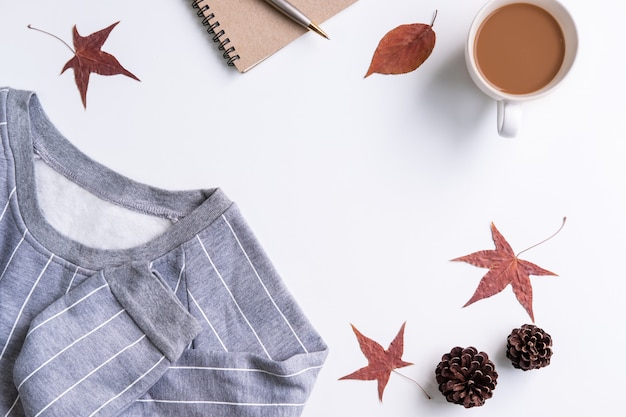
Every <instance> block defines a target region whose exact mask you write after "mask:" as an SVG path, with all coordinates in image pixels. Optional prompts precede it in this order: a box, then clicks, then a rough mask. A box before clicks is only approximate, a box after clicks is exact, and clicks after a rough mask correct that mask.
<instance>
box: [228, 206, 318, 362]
mask: <svg viewBox="0 0 626 417" xmlns="http://www.w3.org/2000/svg"><path fill="white" fill-rule="evenodd" d="M222 219H223V220H224V222H226V224H227V225H228V228H229V229H230V232H231V233H232V235H233V237H234V238H235V240H236V241H237V244H238V245H239V248H240V249H241V252H242V253H243V254H244V256H245V257H246V259H247V260H248V263H249V264H250V267H251V268H252V270H253V271H254V275H256V277H257V279H258V280H259V283H260V284H261V286H262V287H263V289H264V290H265V293H266V294H267V296H268V297H269V299H270V301H271V302H272V304H273V305H274V308H276V311H278V314H280V316H281V317H282V318H283V320H284V321H285V323H286V324H287V326H288V327H289V330H291V333H293V336H294V337H295V338H296V340H297V341H298V343H299V344H300V346H301V347H302V349H303V350H304V352H305V353H309V351H308V350H307V348H306V347H305V346H304V343H302V341H301V340H300V338H299V337H298V335H297V334H296V331H295V330H294V328H293V326H291V323H290V322H289V320H288V319H287V317H286V316H285V314H283V312H282V310H281V309H280V308H279V307H278V305H277V304H276V301H274V297H272V295H271V294H270V292H269V290H268V289H267V287H266V286H265V284H264V283H263V280H262V279H261V276H260V275H259V272H258V271H257V270H256V268H255V267H254V264H252V260H250V257H249V256H248V253H247V252H246V250H245V249H244V248H243V245H242V244H241V242H240V241H239V237H238V236H237V233H235V230H234V229H233V227H232V226H231V224H230V223H229V221H228V220H227V219H226V216H224V215H223V214H222Z"/></svg>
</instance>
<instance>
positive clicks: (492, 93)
mask: <svg viewBox="0 0 626 417" xmlns="http://www.w3.org/2000/svg"><path fill="white" fill-rule="evenodd" d="M514 3H528V4H531V5H535V6H538V7H540V8H542V9H544V10H545V11H547V12H548V13H550V14H551V15H552V17H554V19H555V20H556V21H557V22H558V23H559V25H560V27H561V31H562V32H563V37H564V41H565V53H564V57H563V61H562V64H561V67H560V69H559V70H558V72H557V74H556V75H555V76H554V78H553V79H552V81H550V82H549V83H548V84H547V85H545V86H544V87H542V88H540V89H538V90H536V91H533V92H530V93H526V94H510V93H507V92H504V91H502V90H501V89H499V88H497V87H496V86H495V85H493V84H492V83H490V82H489V81H488V80H487V79H486V78H485V77H484V76H483V74H482V73H481V71H480V69H479V66H478V63H477V62H476V55H475V52H474V51H475V42H476V37H477V34H478V32H479V29H480V27H481V25H482V23H483V22H484V21H485V19H487V18H488V17H489V16H490V15H491V14H492V13H493V12H495V11H496V10H497V9H500V8H501V7H503V6H506V5H509V4H514ZM528 30H532V28H530V27H529V28H528ZM577 49H578V34H577V31H576V25H575V24H574V20H573V19H572V17H571V15H570V14H569V12H568V11H567V10H566V9H565V7H564V6H563V5H562V4H561V3H559V2H558V1H556V0H491V1H489V2H487V3H486V4H485V5H484V6H483V7H482V8H481V9H480V11H479V12H478V14H477V15H476V16H475V18H474V20H473V22H472V25H471V27H470V30H469V34H468V37H467V44H466V47H465V62H466V65H467V70H468V71H469V74H470V76H471V78H472V80H473V81H474V83H475V84H476V85H477V86H478V87H479V88H480V89H481V90H482V91H483V92H484V93H485V94H487V95H488V96H489V97H491V98H493V99H495V100H496V101H497V116H498V117H497V127H498V133H499V134H500V136H503V137H515V136H516V135H517V133H518V131H519V129H520V126H521V120H522V103H523V102H525V101H529V100H535V99H538V98H540V97H543V96H545V95H546V94H548V93H550V92H552V91H553V90H554V88H555V87H556V86H557V85H559V84H560V82H561V81H562V80H563V79H564V78H565V76H566V75H567V73H568V72H569V70H570V69H571V67H572V65H573V63H574V60H575V58H576V52H577Z"/></svg>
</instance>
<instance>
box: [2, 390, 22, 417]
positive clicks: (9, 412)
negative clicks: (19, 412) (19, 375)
mask: <svg viewBox="0 0 626 417" xmlns="http://www.w3.org/2000/svg"><path fill="white" fill-rule="evenodd" d="M19 400H20V395H19V394H17V398H16V399H15V401H13V404H12V405H11V408H9V411H7V413H6V414H5V415H4V417H8V416H9V414H11V411H13V409H14V408H15V406H16V405H17V402H18V401H19Z"/></svg>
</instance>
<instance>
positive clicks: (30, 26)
mask: <svg viewBox="0 0 626 417" xmlns="http://www.w3.org/2000/svg"><path fill="white" fill-rule="evenodd" d="M28 28H29V29H33V30H37V31H39V32H41V33H45V34H46V35H50V36H52V37H53V38H56V39H58V40H60V41H61V42H63V44H64V45H65V46H67V47H68V49H69V50H70V51H72V53H73V54H76V51H75V50H74V49H73V48H72V47H71V46H70V45H69V44H68V43H67V42H65V41H64V40H63V39H61V38H59V37H58V36H57V35H53V34H52V33H50V32H46V31H45V30H42V29H39V28H36V27H34V26H33V25H31V24H29V25H28Z"/></svg>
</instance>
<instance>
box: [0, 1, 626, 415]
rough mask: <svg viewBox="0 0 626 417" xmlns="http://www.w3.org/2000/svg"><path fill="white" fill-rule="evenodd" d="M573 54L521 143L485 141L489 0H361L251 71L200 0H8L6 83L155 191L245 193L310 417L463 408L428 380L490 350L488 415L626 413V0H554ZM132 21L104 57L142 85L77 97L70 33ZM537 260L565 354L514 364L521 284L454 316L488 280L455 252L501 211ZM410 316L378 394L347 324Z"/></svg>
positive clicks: (120, 80)
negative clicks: (408, 54) (225, 49)
mask: <svg viewBox="0 0 626 417" xmlns="http://www.w3.org/2000/svg"><path fill="white" fill-rule="evenodd" d="M563 1H564V4H565V5H566V6H567V7H568V9H569V10H570V12H571V13H572V15H573V16H574V19H575V20H576V22H577V25H578V30H579V37H580V45H579V51H578V52H579V53H578V57H577V61H576V63H575V65H574V68H573V70H572V72H571V73H570V74H569V76H568V77H567V79H566V80H565V82H564V83H563V84H562V86H561V87H560V88H559V89H558V90H557V91H556V92H554V93H553V94H552V95H550V96H548V97H546V98H544V99H541V100H540V101H536V102H532V103H528V105H526V106H525V108H524V112H525V114H524V122H523V128H522V131H521V133H520V135H519V136H518V137H517V138H515V139H503V138H500V137H498V135H497V133H496V115H495V110H496V105H495V103H494V102H493V101H491V100H490V99H488V98H487V97H486V96H484V95H483V94H482V93H481V92H480V91H479V90H478V88H476V87H475V86H474V85H473V84H472V81H471V80H470V78H469V76H468V74H467V71H466V69H465V64H464V58H463V46H464V42H465V37H466V33H467V30H468V28H469V25H470V23H471V20H472V17H473V15H474V14H475V13H476V12H477V10H478V9H479V8H480V6H481V5H482V3H483V0H465V1H462V2H460V1H453V0H442V1H433V0H424V1H419V2H418V1H406V0H386V1H375V0H360V1H359V2H357V3H356V4H355V5H353V6H352V7H350V8H349V9H347V10H345V11H344V12H342V13H341V14H339V15H338V16H336V17H334V18H333V19H331V20H330V21H328V22H326V23H325V24H323V25H322V26H323V28H324V30H325V31H326V32H328V33H329V35H330V36H331V40H330V41H327V40H325V39H322V38H321V37H319V36H317V35H315V34H313V33H310V34H306V35H305V36H303V37H301V38H300V39H298V40H297V41H295V42H294V43H292V44H290V45H289V46H288V47H286V48H285V49H283V50H282V51H280V52H279V53H278V54H276V55H274V56H273V57H271V58H269V59H268V60H266V61H265V62H263V63H261V64H260V65H259V66H257V67H256V68H254V69H252V70H251V71H250V72H248V73H246V74H240V73H238V72H237V71H236V70H234V69H233V68H230V67H227V66H226V65H225V62H224V61H223V59H222V58H221V54H219V53H218V52H217V50H216V48H215V45H214V44H213V42H212V41H211V40H210V38H209V36H208V35H207V34H206V33H204V28H203V27H202V26H201V24H200V22H199V19H198V18H197V17H196V16H195V13H194V11H193V10H192V9H191V6H190V0H175V1H171V0H170V1H166V0H154V1H152V2H137V1H133V2H129V1H127V0H110V1H107V2H104V3H102V4H98V5H97V6H95V5H94V4H93V2H85V1H78V0H56V1H47V2H35V3H33V2H23V1H22V2H17V1H13V2H9V1H6V0H4V1H2V2H0V16H1V19H2V23H1V24H0V45H1V53H2V57H1V58H0V84H3V85H6V86H11V87H14V88H20V89H28V90H35V91H37V93H38V94H39V98H40V100H41V102H42V103H43V106H44V108H45V109H46V111H47V113H48V115H49V116H50V118H51V119H52V120H53V121H54V122H55V123H56V125H57V127H58V128H59V129H60V130H61V131H62V132H63V133H64V134H65V135H66V136H67V137H68V138H70V140H71V141H72V142H74V143H75V144H76V145H77V146H78V147H79V148H81V149H82V150H83V151H84V152H86V153H87V154H88V155H90V156H92V157H93V158H94V159H96V160H98V161H100V162H102V163H104V164H106V165H108V166H109V167H111V168H113V169H115V170H117V171H119V172H121V173H123V174H125V175H127V176H129V177H131V178H134V179H136V180H139V181H142V182H147V183H150V184H152V185H156V186H159V187H163V188H174V189H181V188H185V189H186V188H209V187H215V186H219V187H221V188H222V189H223V190H224V191H225V192H226V194H227V195H229V196H230V197H231V198H232V199H233V200H235V201H236V202H237V203H238V205H239V206H240V208H241V210H242V212H243V214H244V216H245V217H246V219H247V220H248V222H249V223H250V225H251V227H252V229H253V230H254V231H255V233H256V234H257V236H258V238H259V240H260V241H261V243H262V244H263V245H264V247H265V249H266V251H267V252H268V254H269V255H270V258H271V259H272V260H273V261H274V263H275V265H276V267H277V268H278V270H279V271H280V273H281V275H282V276H283V278H284V280H285V282H286V284H287V286H288V287H289V288H290V290H291V291H292V293H293V294H294V296H295V297H296V299H297V300H298V301H299V303H300V305H301V307H302V308H303V309H304V310H305V312H306V313H307V314H308V316H309V318H310V320H311V321H312V322H313V324H314V325H315V327H316V328H317V329H318V330H319V332H320V333H321V334H322V336H323V337H324V339H325V340H326V342H327V343H328V345H329V347H330V355H329V357H328V360H327V363H326V366H325V367H324V368H323V370H322V372H321V373H320V376H319V379H318V382H317V385H316V387H315V390H314V391H313V394H312V396H311V398H310V401H309V403H308V404H307V406H306V408H305V411H304V414H303V416H305V417H313V416H318V417H319V416H343V415H350V416H361V417H365V416H377V417H380V416H390V417H391V416H393V417H403V416H406V417H409V416H411V417H413V416H419V415H435V414H436V415H439V416H455V415H462V413H465V412H467V411H465V410H464V409H463V408H462V407H460V406H457V405H453V404H450V403H447V402H446V401H445V399H444V398H443V397H442V396H441V395H440V394H439V392H438V390H437V386H436V383H435V379H434V369H435V366H436V365H437V363H438V362H439V360H440V358H441V355H442V354H444V353H446V352H448V351H449V350H450V349H451V348H452V347H454V346H456V345H459V346H476V347H477V348H478V349H479V350H484V351H486V352H487V353H488V354H489V355H490V357H492V358H493V360H494V362H495V363H496V367H497V370H498V372H499V374H500V377H499V379H498V385H497V388H496V391H495V393H494V397H493V398H492V399H490V400H488V401H487V403H486V404H485V406H484V407H482V408H480V409H477V411H475V412H478V413H480V415H482V416H502V415H508V416H509V417H513V416H526V415H529V413H531V414H533V415H540V416H546V415H573V414H576V415H624V411H623V410H621V411H617V410H618V409H616V407H622V406H621V405H619V398H621V395H622V393H621V389H622V385H623V384H622V382H623V381H622V380H623V378H622V374H623V372H622V369H621V368H622V366H621V361H622V358H621V351H622V349H623V348H622V346H621V345H620V344H621V343H622V342H623V340H624V337H623V334H622V333H623V330H624V324H623V321H624V319H625V318H626V314H625V313H626V310H625V307H624V306H625V305H626V303H624V301H623V299H622V298H623V296H624V294H625V293H626V277H625V276H624V272H623V260H624V258H625V255H624V253H625V249H626V189H625V187H626V184H625V181H626V164H625V161H626V133H625V131H624V127H623V125H622V121H623V119H624V114H625V110H626V107H625V105H624V102H623V97H624V96H626V87H625V83H624V70H623V65H622V64H621V59H622V58H621V55H622V53H623V50H624V45H623V36H622V35H620V30H621V28H622V27H623V26H624V23H623V20H624V11H625V7H624V6H623V2H621V1H620V0H601V1H596V2H589V1H584V0H563ZM435 9H438V17H437V20H436V22H435V27H434V28H435V31H436V33H437V44H436V46H435V49H434V52H433V54H432V55H431V57H430V58H429V59H428V60H427V61H426V63H425V64H424V65H423V66H422V67H420V68H418V69H417V70H416V71H415V72H412V73H410V74H406V75H398V76H382V75H378V74H374V75H372V76H370V77H368V78H367V79H364V78H363V75H364V74H365V72H366V70H367V68H368V66H369V63H370V59H371V56H372V53H373V51H374V49H375V47H376V45H377V43H378V41H379V39H380V38H381V37H382V36H383V35H384V34H385V33H386V32H387V31H388V30H390V29H392V28H394V27H395V26H398V25H400V24H404V23H415V22H423V23H429V22H430V20H431V19H432V16H433V13H434V11H435ZM118 20H120V21H121V23H120V24H119V25H118V26H117V27H116V28H115V29H114V30H113V31H112V32H111V35H110V37H109V39H108V40H107V41H106V43H105V44H104V46H103V48H102V49H103V50H105V51H107V52H110V53H112V54H114V55H115V56H116V57H117V58H118V59H119V61H120V62H121V63H122V65H124V66H125V67H126V68H127V69H128V70H130V71H131V72H133V73H134V74H135V75H137V76H138V77H139V78H140V79H141V82H137V81H135V80H132V79H130V78H127V77H124V76H119V75H118V76H114V77H103V76H99V75H92V76H91V81H90V85H89V92H88V97H87V100H88V103H87V110H85V109H83V107H82V104H81V102H80V97H79V94H78V90H77V89H76V86H75V85H74V79H73V74H72V72H71V71H68V72H66V73H64V74H62V75H59V73H60V70H61V68H62V67H63V65H64V64H65V62H66V61H67V60H69V59H70V58H71V52H70V51H69V50H68V49H67V48H66V47H64V46H63V45H62V44H61V43H60V42H58V41H57V40H55V39H53V38H51V37H49V36H46V35H44V34H42V33H39V32H36V31H33V30H29V29H27V25H28V24H32V25H34V26H37V27H39V28H42V29H45V30H48V31H50V32H53V33H55V34H56V35H58V36H60V37H62V38H64V39H65V40H67V41H68V42H71V28H72V26H73V25H74V24H76V25H77V26H78V30H79V32H80V33H81V34H83V35H87V34H89V33H92V32H94V31H96V30H99V29H102V28H104V27H106V26H108V25H109V24H111V23H113V22H115V21H118ZM563 216H567V218H568V221H567V223H566V225H565V227H564V229H563V230H562V232H561V233H560V234H559V235H558V236H557V237H555V238H554V239H552V240H551V241H549V242H547V243H545V244H543V245H541V246H539V247H537V248H534V249H532V250H531V251H529V252H526V253H524V255H523V256H522V257H523V258H524V259H526V260H529V261H531V262H534V263H536V264H538V265H540V266H542V267H544V268H546V269H549V270H551V271H553V272H555V273H557V274H558V277H531V280H532V284H533V288H534V310H535V318H536V324H537V325H538V326H540V327H542V328H544V329H545V330H546V331H548V332H549V333H550V334H551V335H552V337H553V338H554V351H555V353H554V356H553V360H552V364H551V365H550V366H549V367H547V368H545V369H542V370H537V371H531V372H521V371H519V370H515V369H513V368H512V367H511V366H510V364H509V363H508V361H507V359H506V358H505V357H504V344H505V343H506V336H507V335H508V334H509V332H510V331H511V329H513V328H515V327H518V326H519V325H521V324H524V323H527V322H530V319H529V317H528V315H527V314H526V313H525V311H524V310H523V308H522V307H521V306H520V305H519V304H518V302H517V301H516V299H515V296H514V295H513V293H512V291H511V289H510V287H508V288H506V289H505V290H504V291H503V292H502V293H500V294H497V295H495V296H493V297H491V298H489V299H486V300H482V301H479V302H477V303H475V304H473V305H471V306H469V307H466V308H462V306H463V304H464V303H465V302H466V301H467V300H468V299H469V298H470V297H471V295H472V294H473V292H474V290H475V288H476V286H477V285H478V282H479V280H480V278H481V277H482V276H483V275H484V273H485V272H486V270H485V269H480V268H476V267H473V266H471V265H468V264H463V263H455V262H450V261H449V260H450V259H452V258H455V257H458V256H461V255H465V254H468V253H470V252H474V251H477V250H481V249H492V248H493V242H492V240H491V233H490V229H489V225H490V223H491V222H492V221H493V222H494V223H495V224H496V226H497V227H498V229H499V230H500V231H501V232H502V234H503V235H504V236H505V237H506V238H507V240H508V241H509V243H511V245H512V246H513V249H514V250H516V251H519V250H522V249H523V248H525V247H527V246H530V245H532V244H534V243H536V242H538V241H540V240H542V239H543V238H544V237H547V236H548V235H550V234H551V233H552V232H553V231H555V230H556V229H557V228H558V227H559V225H560V223H561V219H562V218H563ZM405 321H406V322H407V325H406V332H405V351H404V356H403V358H404V359H405V360H407V361H410V362H414V363H415V365H414V366H411V367H407V368H404V369H403V370H402V372H403V373H404V374H406V375H407V376H410V377H411V378H415V379H416V380H418V381H420V382H421V383H422V384H423V385H424V386H425V388H426V389H427V390H428V391H430V393H431V394H432V395H433V399H432V400H430V401H429V400H427V399H426V398H425V397H424V396H423V395H422V394H421V393H420V392H419V391H418V389H417V388H416V387H415V385H413V384H412V383H410V382H409V381H407V380H405V379H404V378H402V377H400V376H398V375H395V374H392V376H391V379H390V382H389V384H388V386H387V389H386V391H385V397H384V402H383V403H382V404H380V403H379V401H378V398H377V394H376V383H375V382H372V381H370V382H362V381H338V378H339V377H341V376H343V375H346V374H348V373H350V372H353V371H355V370H356V369H357V368H359V367H362V366H365V364H366V360H365V358H364V356H363V355H362V354H361V352H360V350H359V347H358V345H357V342H356V338H355V337H354V334H353V333H352V330H351V328H350V323H353V324H354V325H355V326H357V327H358V328H359V329H360V330H361V331H362V332H363V333H364V334H365V335H367V336H369V337H371V338H373V339H375V340H377V341H378V342H379V343H381V344H382V345H383V346H385V347H387V345H388V344H389V342H391V340H392V339H393V337H394V336H395V335H396V333H397V331H398V330H399V328H400V326H401V324H402V323H403V322H405Z"/></svg>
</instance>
